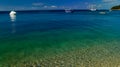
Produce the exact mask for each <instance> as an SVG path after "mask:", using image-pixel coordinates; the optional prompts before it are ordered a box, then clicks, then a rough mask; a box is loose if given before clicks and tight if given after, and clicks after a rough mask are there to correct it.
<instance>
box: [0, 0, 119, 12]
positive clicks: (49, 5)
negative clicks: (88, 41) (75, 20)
mask: <svg viewBox="0 0 120 67" xmlns="http://www.w3.org/2000/svg"><path fill="white" fill-rule="evenodd" d="M119 4H120V0H0V10H37V9H38V10H40V9H67V8H71V9H89V8H90V7H91V6H94V7H95V8H97V9H109V8H111V7H112V6H114V5H119Z"/></svg>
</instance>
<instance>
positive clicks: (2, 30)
mask: <svg viewBox="0 0 120 67" xmlns="http://www.w3.org/2000/svg"><path fill="white" fill-rule="evenodd" d="M16 12H17V14H16V15H14V16H10V15H9V11H7V12H2V11H1V12H0V65H1V66H0V67H4V66H2V65H10V64H18V63H19V62H22V60H24V61H30V60H34V59H36V58H37V59H44V58H48V57H49V58H50V57H54V56H56V55H62V54H65V53H67V52H72V51H74V50H81V49H88V48H90V49H91V50H89V53H90V52H93V51H92V50H95V51H97V52H98V53H97V52H93V53H96V55H94V56H96V57H98V58H103V57H104V56H105V55H107V53H109V54H110V55H111V56H112V57H116V55H117V56H120V11H109V10H98V11H89V10H75V11H73V12H72V13H65V11H64V10H49V11H47V10H45V11H16ZM102 48H104V49H105V50H106V51H103V52H101V53H102V56H99V55H100V54H101V53H100V51H102V50H103V49H102ZM97 49H98V50H97ZM99 49H101V50H99ZM104 52H105V54H104ZM85 53H86V52H83V54H85ZM68 55H69V53H68ZM88 55H92V54H91V53H90V54H88ZM110 55H109V56H110ZM88 57H89V56H88ZM92 57H93V56H92ZM92 57H90V58H92ZM84 59H85V58H84ZM84 59H83V60H84ZM108 62H110V61H109V60H108ZM116 63H117V62H116ZM6 67H7V66H6ZM11 67H13V66H11ZM16 67H17V66H16ZM43 67H44V66H43ZM46 67H47V66H46ZM51 67H52V66H51ZM66 67H69V66H66ZM71 67H72V66H71ZM73 67H74V66H73ZM76 67H77V66H76ZM87 67H90V66H87ZM91 67H92V66H91Z"/></svg>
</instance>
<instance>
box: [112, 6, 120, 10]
mask: <svg viewBox="0 0 120 67" xmlns="http://www.w3.org/2000/svg"><path fill="white" fill-rule="evenodd" d="M111 10H120V5H117V6H113V7H112V8H111Z"/></svg>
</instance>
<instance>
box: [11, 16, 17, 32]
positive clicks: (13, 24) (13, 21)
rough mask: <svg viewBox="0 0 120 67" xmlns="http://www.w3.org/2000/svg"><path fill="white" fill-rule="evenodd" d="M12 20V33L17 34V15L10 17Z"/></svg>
mask: <svg viewBox="0 0 120 67" xmlns="http://www.w3.org/2000/svg"><path fill="white" fill-rule="evenodd" d="M10 20H11V22H12V33H15V32H16V29H15V21H16V15H10Z"/></svg>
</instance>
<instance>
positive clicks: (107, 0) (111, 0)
mask: <svg viewBox="0 0 120 67" xmlns="http://www.w3.org/2000/svg"><path fill="white" fill-rule="evenodd" d="M102 1H103V2H104V3H112V2H115V1H117V0H102Z"/></svg>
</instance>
